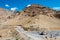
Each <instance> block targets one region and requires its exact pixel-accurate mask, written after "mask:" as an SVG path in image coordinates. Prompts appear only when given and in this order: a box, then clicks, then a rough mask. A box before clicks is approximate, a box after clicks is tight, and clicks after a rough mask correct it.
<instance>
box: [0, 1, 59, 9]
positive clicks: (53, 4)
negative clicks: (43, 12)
mask: <svg viewBox="0 0 60 40" xmlns="http://www.w3.org/2000/svg"><path fill="white" fill-rule="evenodd" d="M29 4H40V5H42V6H46V7H50V8H52V9H56V10H60V0H0V7H1V8H5V9H8V10H22V9H23V8H25V7H26V6H27V5H29Z"/></svg>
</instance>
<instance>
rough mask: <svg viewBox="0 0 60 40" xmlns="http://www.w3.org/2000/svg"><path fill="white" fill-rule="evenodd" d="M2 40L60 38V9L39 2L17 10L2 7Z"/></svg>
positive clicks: (53, 39)
mask: <svg viewBox="0 0 60 40" xmlns="http://www.w3.org/2000/svg"><path fill="white" fill-rule="evenodd" d="M0 40H60V11H56V10H53V9H50V8H49V7H44V6H41V5H38V4H32V5H31V6H28V7H25V8H24V9H23V10H22V11H17V12H15V11H14V12H13V11H8V10H5V9H3V8H0Z"/></svg>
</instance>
